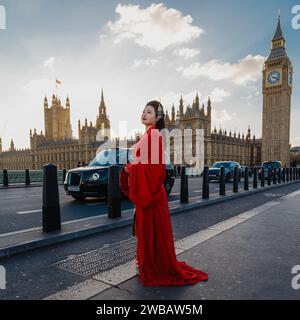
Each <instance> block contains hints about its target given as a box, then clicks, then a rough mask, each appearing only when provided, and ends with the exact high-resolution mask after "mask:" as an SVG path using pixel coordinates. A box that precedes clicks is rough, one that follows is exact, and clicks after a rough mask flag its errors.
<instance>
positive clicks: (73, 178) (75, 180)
mask: <svg viewBox="0 0 300 320" xmlns="http://www.w3.org/2000/svg"><path fill="white" fill-rule="evenodd" d="M80 179H81V173H80V172H71V173H70V180H69V181H70V185H72V186H79V184H80Z"/></svg>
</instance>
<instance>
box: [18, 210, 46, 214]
mask: <svg viewBox="0 0 300 320" xmlns="http://www.w3.org/2000/svg"><path fill="white" fill-rule="evenodd" d="M39 212H43V211H42V210H41V209H37V210H30V211H17V212H16V213H17V214H27V213H39Z"/></svg>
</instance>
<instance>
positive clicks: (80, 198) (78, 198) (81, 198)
mask: <svg viewBox="0 0 300 320" xmlns="http://www.w3.org/2000/svg"><path fill="white" fill-rule="evenodd" d="M72 197H73V198H74V199H75V200H77V201H83V200H84V199H85V198H86V196H74V195H73V196H72Z"/></svg>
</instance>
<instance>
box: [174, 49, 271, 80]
mask: <svg viewBox="0 0 300 320" xmlns="http://www.w3.org/2000/svg"><path fill="white" fill-rule="evenodd" d="M264 61H265V57H263V56H261V55H256V56H252V55H251V54H249V55H247V56H246V57H245V58H243V59H240V60H239V61H238V63H235V64H234V63H233V64H232V63H229V62H222V61H219V60H215V59H213V60H210V61H208V62H206V63H204V64H201V63H199V62H195V63H192V64H191V65H190V66H188V67H183V66H179V67H178V68H177V69H176V70H177V71H178V72H181V73H182V74H183V76H185V77H191V78H193V79H194V78H198V77H201V76H205V77H208V78H210V79H212V80H224V79H228V80H230V81H232V82H234V83H235V84H238V85H245V84H247V83H248V82H255V81H256V80H257V79H258V78H259V77H260V76H261V71H262V67H263V63H264Z"/></svg>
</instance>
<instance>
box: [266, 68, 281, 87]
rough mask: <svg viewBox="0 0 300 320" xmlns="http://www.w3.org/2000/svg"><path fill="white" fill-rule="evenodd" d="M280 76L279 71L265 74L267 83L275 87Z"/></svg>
mask: <svg viewBox="0 0 300 320" xmlns="http://www.w3.org/2000/svg"><path fill="white" fill-rule="evenodd" d="M280 78H281V74H280V72H279V71H277V70H274V71H271V72H269V73H268V74H267V82H268V84H269V85H275V84H277V83H278V82H279V81H280Z"/></svg>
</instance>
